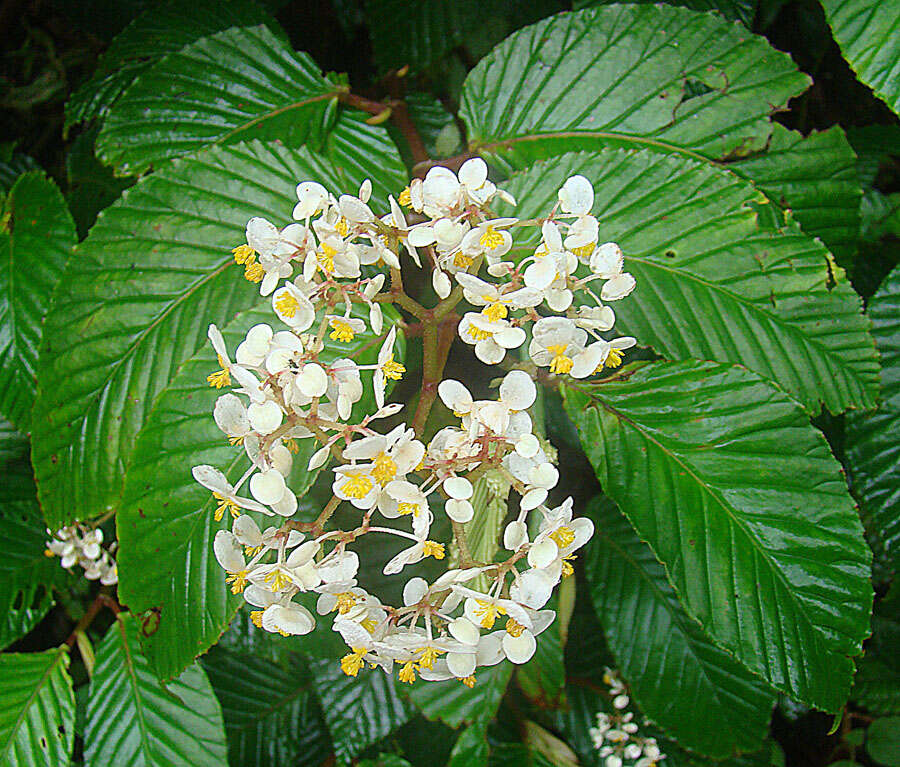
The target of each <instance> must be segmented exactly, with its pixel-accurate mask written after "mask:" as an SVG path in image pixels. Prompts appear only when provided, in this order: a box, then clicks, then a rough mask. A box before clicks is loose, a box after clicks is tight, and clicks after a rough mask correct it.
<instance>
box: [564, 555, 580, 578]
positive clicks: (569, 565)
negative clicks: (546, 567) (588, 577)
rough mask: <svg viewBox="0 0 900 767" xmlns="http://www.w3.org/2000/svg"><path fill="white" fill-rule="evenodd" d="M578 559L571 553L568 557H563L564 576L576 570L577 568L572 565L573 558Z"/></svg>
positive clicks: (566, 576)
mask: <svg viewBox="0 0 900 767" xmlns="http://www.w3.org/2000/svg"><path fill="white" fill-rule="evenodd" d="M573 559H578V557H576V556H575V555H574V554H569V556H567V557H563V560H562V577H563V578H568V577H569V576H570V575H571V574H572V573H574V572H575V568H574V567H572V563H571V560H573Z"/></svg>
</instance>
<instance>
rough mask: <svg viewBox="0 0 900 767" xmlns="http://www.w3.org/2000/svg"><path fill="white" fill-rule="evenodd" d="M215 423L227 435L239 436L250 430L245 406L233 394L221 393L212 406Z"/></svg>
mask: <svg viewBox="0 0 900 767" xmlns="http://www.w3.org/2000/svg"><path fill="white" fill-rule="evenodd" d="M213 418H214V419H215V421H216V425H217V426H218V427H219V428H220V429H221V430H222V431H223V432H225V433H226V434H228V435H229V436H236V437H240V436H243V435H244V434H246V433H247V432H248V431H250V419H249V418H248V417H247V408H246V407H244V403H243V402H241V400H240V398H239V397H237V396H235V395H234V394H223V395H222V396H221V397H219V399H217V400H216V404H215V406H214V407H213Z"/></svg>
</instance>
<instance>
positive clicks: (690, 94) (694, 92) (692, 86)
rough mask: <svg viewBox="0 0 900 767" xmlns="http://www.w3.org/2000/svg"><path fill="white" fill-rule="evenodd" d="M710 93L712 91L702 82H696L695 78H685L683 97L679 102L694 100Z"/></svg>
mask: <svg viewBox="0 0 900 767" xmlns="http://www.w3.org/2000/svg"><path fill="white" fill-rule="evenodd" d="M712 91H713V89H712V88H710V87H709V86H708V85H707V84H706V83H705V82H703V81H702V80H698V79H697V78H696V77H687V78H685V80H684V97H683V98H682V99H681V100H682V101H687V100H688V99H695V98H697V97H698V96H703V95H704V94H706V93H712Z"/></svg>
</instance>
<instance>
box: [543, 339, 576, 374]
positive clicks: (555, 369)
mask: <svg viewBox="0 0 900 767" xmlns="http://www.w3.org/2000/svg"><path fill="white" fill-rule="evenodd" d="M547 351H548V352H550V353H551V354H553V355H554V356H553V359H552V360H550V372H551V373H555V374H557V375H565V374H566V373H568V372H569V371H570V370H571V369H572V365H574V364H575V362H574V361H573V360H572V358H571V357H567V356H566V344H555V345H554V346H548V347H547Z"/></svg>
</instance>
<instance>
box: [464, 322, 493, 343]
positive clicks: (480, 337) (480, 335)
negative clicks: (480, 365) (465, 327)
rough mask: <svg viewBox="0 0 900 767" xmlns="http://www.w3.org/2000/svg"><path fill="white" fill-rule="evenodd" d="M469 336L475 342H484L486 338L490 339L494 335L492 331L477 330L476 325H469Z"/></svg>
mask: <svg viewBox="0 0 900 767" xmlns="http://www.w3.org/2000/svg"><path fill="white" fill-rule="evenodd" d="M469 335H470V336H472V338H473V339H474V340H475V341H484V339H485V338H490V337H491V336H492V335H494V334H493V333H492V332H491V331H490V330H482V329H481V328H476V327H475V326H474V325H469Z"/></svg>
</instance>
